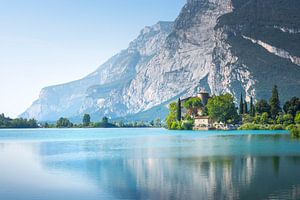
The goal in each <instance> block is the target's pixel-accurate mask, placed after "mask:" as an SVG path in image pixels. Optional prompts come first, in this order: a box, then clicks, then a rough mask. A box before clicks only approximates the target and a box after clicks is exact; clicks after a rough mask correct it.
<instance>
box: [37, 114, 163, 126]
mask: <svg viewBox="0 0 300 200" xmlns="http://www.w3.org/2000/svg"><path fill="white" fill-rule="evenodd" d="M161 126H162V122H161V120H160V119H156V120H155V121H154V120H152V121H150V122H144V121H134V122H123V121H113V122H110V120H109V119H108V117H103V118H102V119H101V121H99V122H92V120H91V116H90V115H89V114H84V115H83V117H82V123H79V124H76V123H72V122H71V121H70V120H69V119H68V118H64V117H61V118H59V119H58V120H57V121H56V123H54V124H49V123H45V124H42V125H41V127H43V128H144V127H161Z"/></svg>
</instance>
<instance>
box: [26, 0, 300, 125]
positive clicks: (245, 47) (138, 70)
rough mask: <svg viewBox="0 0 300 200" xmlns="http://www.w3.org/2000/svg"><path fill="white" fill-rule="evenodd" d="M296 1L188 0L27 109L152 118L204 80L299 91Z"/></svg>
mask: <svg viewBox="0 0 300 200" xmlns="http://www.w3.org/2000/svg"><path fill="white" fill-rule="evenodd" d="M299 8H300V3H299V2H298V1H297V0H283V1H275V0H250V1H249V0H188V1H187V3H186V5H185V6H184V7H183V9H182V11H181V13H180V14H179V16H178V18H177V19H176V20H175V22H174V23H173V22H159V23H157V24H156V25H154V26H151V27H145V28H144V29H143V30H142V31H141V33H140V35H139V36H138V38H137V39H135V40H134V41H133V42H132V43H130V45H129V47H128V49H126V50H123V51H121V52H120V53H119V54H117V55H115V56H114V57H112V58H111V59H109V60H108V61H107V62H106V63H104V64H103V65H102V66H100V67H99V68H98V69H97V70H96V71H95V72H93V73H92V74H90V75H89V76H87V77H85V78H83V79H81V80H78V81H74V82H71V83H67V84H63V85H58V86H52V87H48V88H45V89H43V90H42V92H41V94H40V98H39V99H38V100H37V101H36V102H34V103H33V105H32V106H31V107H30V108H29V109H28V110H27V111H26V112H25V113H23V114H22V116H23V117H34V118H37V119H39V120H42V121H45V120H47V121H49V120H56V119H57V118H58V117H61V116H65V117H69V118H71V119H74V120H76V119H79V118H80V117H81V116H82V115H83V114H84V113H90V114H91V115H92V117H96V118H100V117H102V116H109V117H111V118H122V117H129V119H144V120H148V119H153V118H155V117H163V115H164V114H165V111H166V107H165V106H166V104H167V103H168V102H170V101H172V100H174V99H176V98H178V97H185V96H189V95H192V94H195V93H196V92H197V90H199V88H200V87H201V88H205V89H206V90H208V91H209V92H211V93H213V94H220V93H225V92H228V93H231V94H233V95H234V96H235V97H238V96H239V95H240V93H243V94H244V95H246V97H247V98H248V99H249V98H250V97H251V96H252V97H254V98H256V99H260V98H269V95H270V89H271V88H272V85H274V84H277V85H278V86H279V89H281V90H280V92H281V94H282V99H283V100H285V99H287V98H290V97H291V96H295V95H298V96H299V95H300V67H299V63H300V47H299V45H297V44H300V43H299V42H300V24H299V23H300V13H299V12H298V9H299ZM291 16H292V17H291Z"/></svg>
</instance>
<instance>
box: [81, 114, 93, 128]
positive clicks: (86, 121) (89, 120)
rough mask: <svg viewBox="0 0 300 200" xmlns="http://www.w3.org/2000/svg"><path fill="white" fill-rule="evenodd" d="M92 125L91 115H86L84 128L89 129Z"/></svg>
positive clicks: (83, 120)
mask: <svg viewBox="0 0 300 200" xmlns="http://www.w3.org/2000/svg"><path fill="white" fill-rule="evenodd" d="M90 123H91V116H90V115H89V114H84V116H83V119H82V124H83V126H85V127H87V126H89V125H90Z"/></svg>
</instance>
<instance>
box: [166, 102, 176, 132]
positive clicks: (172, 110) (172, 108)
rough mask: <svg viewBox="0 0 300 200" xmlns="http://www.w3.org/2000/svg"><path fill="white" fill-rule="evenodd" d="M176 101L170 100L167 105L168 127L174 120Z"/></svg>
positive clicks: (169, 127)
mask: <svg viewBox="0 0 300 200" xmlns="http://www.w3.org/2000/svg"><path fill="white" fill-rule="evenodd" d="M176 113H177V103H175V102H172V103H170V105H169V114H168V116H167V118H166V125H167V128H168V129H171V127H172V123H173V122H174V121H176Z"/></svg>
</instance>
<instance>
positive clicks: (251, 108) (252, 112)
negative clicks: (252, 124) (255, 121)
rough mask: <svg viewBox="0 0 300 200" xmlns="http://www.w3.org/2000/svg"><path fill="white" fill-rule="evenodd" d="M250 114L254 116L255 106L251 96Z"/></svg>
mask: <svg viewBox="0 0 300 200" xmlns="http://www.w3.org/2000/svg"><path fill="white" fill-rule="evenodd" d="M250 115H251V116H252V117H254V116H255V107H254V103H253V98H252V97H251V98H250Z"/></svg>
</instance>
